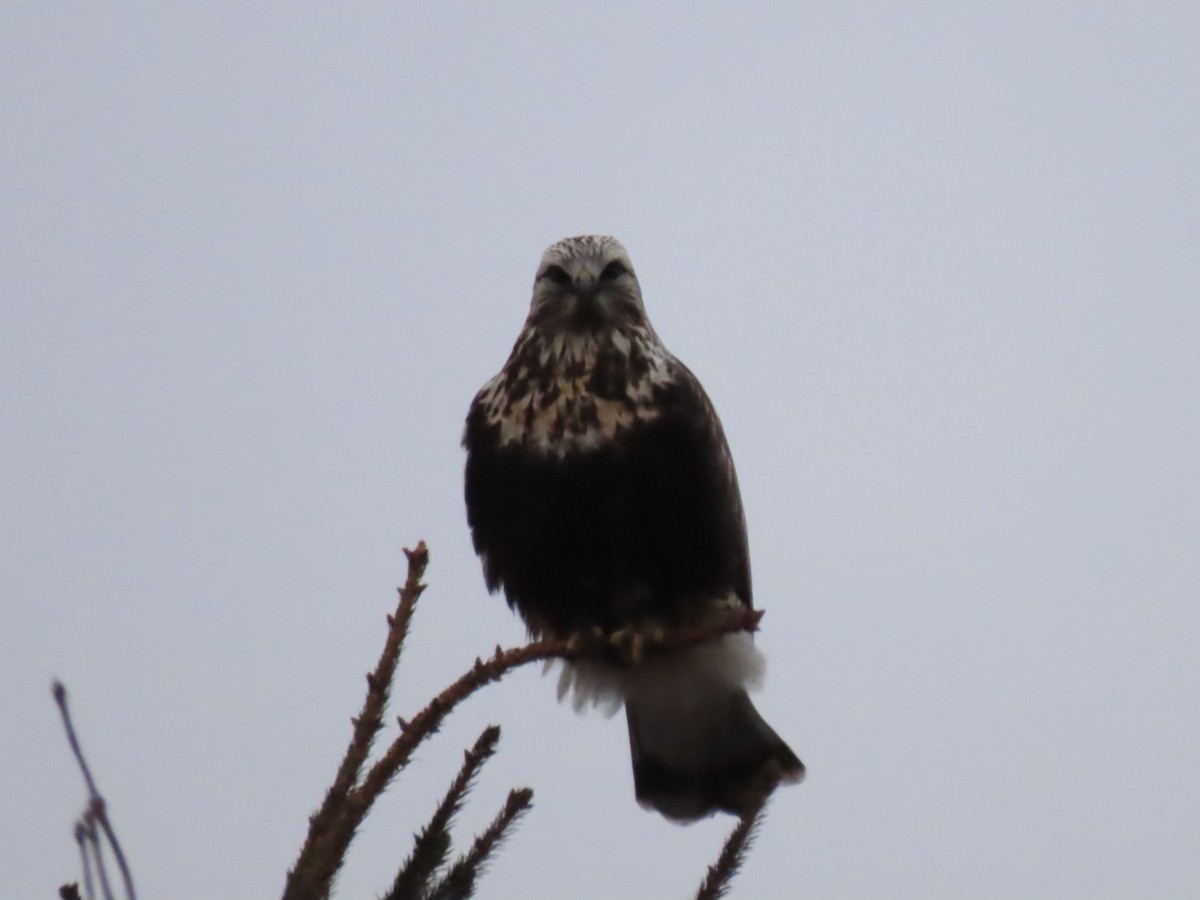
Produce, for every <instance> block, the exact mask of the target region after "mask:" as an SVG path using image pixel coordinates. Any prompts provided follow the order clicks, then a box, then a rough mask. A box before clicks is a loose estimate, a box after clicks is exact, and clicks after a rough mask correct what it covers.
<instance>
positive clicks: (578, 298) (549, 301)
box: [529, 235, 645, 332]
mask: <svg viewBox="0 0 1200 900" xmlns="http://www.w3.org/2000/svg"><path fill="white" fill-rule="evenodd" d="M529 315H530V320H531V321H532V322H534V323H536V324H537V326H538V327H539V328H541V329H546V330H566V331H577V332H580V331H582V332H598V331H603V330H607V329H611V328H613V327H614V326H616V325H619V324H627V325H642V324H644V323H645V311H644V310H643V309H642V292H641V288H640V287H639V285H638V281H637V276H636V275H635V274H634V271H633V263H631V262H630V260H629V254H628V253H626V252H625V248H624V247H623V246H621V243H620V241H618V240H617V239H616V238H611V237H608V236H604V235H586V236H583V237H575V238H566V239H564V240H561V241H559V242H558V243H557V244H553V245H552V246H550V247H549V248H548V249H547V250H546V252H545V253H544V254H542V261H541V263H540V264H539V265H538V273H537V277H536V278H535V279H534V283H533V302H532V304H531V306H530V314H529Z"/></svg>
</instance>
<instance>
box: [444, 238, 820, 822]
mask: <svg viewBox="0 0 1200 900" xmlns="http://www.w3.org/2000/svg"><path fill="white" fill-rule="evenodd" d="M463 443H464V446H465V447H466V449H467V467H466V492H465V493H466V501H467V517H468V522H469V524H470V526H471V533H472V537H473V540H474V543H475V549H476V551H477V552H478V553H479V555H480V556H481V558H482V560H483V569H484V577H485V580H486V582H487V586H488V589H489V590H492V591H496V590H500V589H503V590H504V593H505V596H506V598H507V600H508V603H509V605H510V606H512V607H514V608H515V609H516V610H517V611H518V612H519V613H520V615H521V616H522V618H523V619H524V620H525V622H526V624H527V625H528V626H529V629H530V631H531V633H533V634H534V635H537V636H555V637H566V636H569V635H571V634H574V633H577V632H588V631H590V630H591V629H593V628H595V627H599V628H601V629H603V630H604V631H605V632H614V631H617V630H620V629H635V630H638V629H655V628H664V629H670V628H678V627H686V626H690V625H696V624H699V623H701V622H703V621H704V620H705V619H706V618H708V617H711V616H713V615H716V614H718V613H719V612H720V611H721V610H722V609H723V608H725V606H726V605H727V604H729V603H743V604H745V605H747V606H750V605H751V602H752V598H751V587H750V563H749V552H748V548H747V542H746V526H745V519H744V516H743V512H742V503H741V498H740V495H739V493H738V487H737V478H736V475H735V474H734V469H733V463H732V460H731V458H730V455H729V449H728V446H727V444H726V441H725V436H724V433H723V431H722V429H721V424H720V420H719V419H718V418H717V415H716V412H715V411H714V410H713V408H712V404H711V403H710V401H709V399H708V397H707V395H706V394H705V393H704V390H703V388H702V387H701V386H700V383H699V382H698V381H697V380H696V378H695V377H694V376H693V375H692V373H691V372H690V371H689V370H688V369H687V368H686V367H685V366H684V365H683V364H682V363H680V362H679V361H678V360H677V359H675V358H674V357H673V356H672V355H671V354H670V353H669V352H667V350H666V348H665V347H663V345H662V343H661V342H660V341H659V340H658V337H657V335H656V334H655V333H654V330H653V329H652V328H651V326H650V323H649V321H648V320H647V318H646V315H645V311H644V309H643V306H642V300H641V291H640V287H639V286H638V283H637V279H636V276H635V275H634V273H633V266H632V264H631V263H630V261H629V257H628V255H627V254H626V253H625V250H624V248H623V247H622V246H621V245H620V243H618V242H617V241H616V240H615V239H613V238H609V237H595V236H588V237H580V238H568V239H566V240H564V241H560V242H559V243H557V244H555V245H553V246H552V247H550V248H549V249H548V250H547V251H546V253H545V255H544V256H543V259H542V263H541V265H540V266H539V269H538V275H537V278H536V280H535V283H534V295H533V302H532V304H531V308H530V313H529V317H528V319H527V321H526V323H525V327H524V329H523V330H522V332H521V334H520V336H519V337H518V339H517V342H516V345H515V346H514V348H513V351H512V354H511V355H510V356H509V359H508V361H507V362H506V363H505V365H504V368H503V369H502V370H501V371H500V373H499V374H498V375H497V376H496V377H495V378H493V379H492V380H491V381H489V382H488V383H487V384H486V385H485V386H484V387H483V389H482V390H480V392H479V394H478V395H477V396H476V398H475V401H474V402H473V403H472V405H471V409H470V412H469V414H468V417H467V426H466V432H465V435H464V438H463ZM761 666H762V662H761V656H760V655H759V654H758V653H757V651H756V650H754V648H753V646H752V643H751V640H750V637H749V636H748V635H734V636H729V637H727V638H724V639H722V640H721V641H719V642H715V643H714V644H712V645H708V646H705V647H700V648H696V649H695V650H693V651H687V652H684V653H681V654H678V655H676V656H675V657H672V658H670V659H668V660H655V661H654V662H653V663H648V664H647V665H644V666H641V667H634V668H633V669H632V670H626V669H618V668H616V667H613V668H611V669H605V668H603V667H599V666H596V665H580V666H574V667H570V668H568V670H567V671H566V672H564V683H565V684H567V685H569V686H570V687H571V688H572V689H573V690H574V691H575V699H576V702H577V704H578V705H581V704H582V703H585V702H589V701H591V702H605V701H608V702H609V703H610V704H611V703H614V702H620V701H624V703H625V705H626V715H627V719H628V723H629V730H630V744H631V750H632V754H633V762H634V780H635V789H636V792H637V796H638V799H639V801H641V802H642V803H644V804H647V805H650V806H653V807H654V808H656V809H658V810H660V811H661V812H663V813H664V814H665V815H667V816H668V817H670V818H674V819H678V820H690V819H694V818H698V817H701V816H704V815H708V814H710V813H712V812H714V811H715V810H717V809H724V810H728V811H731V812H737V813H743V812H745V811H747V810H748V809H749V808H751V807H752V806H753V805H754V804H755V803H756V802H758V800H759V799H761V796H762V793H763V792H764V791H765V790H766V789H767V788H768V787H769V785H770V784H772V783H774V781H775V780H777V779H781V778H782V779H785V780H786V779H793V780H798V779H799V778H800V777H801V776H802V775H803V771H804V769H803V766H802V765H801V764H800V761H799V760H798V759H797V758H796V756H795V754H793V753H792V751H791V750H790V749H789V748H788V747H787V746H786V744H784V743H783V741H782V740H780V738H779V737H778V736H777V735H776V734H775V732H774V731H772V730H771V728H770V727H769V726H768V725H767V724H766V722H764V721H763V720H762V718H761V717H760V716H759V715H758V713H757V711H756V710H755V709H754V707H753V705H752V704H751V703H750V700H749V697H748V696H747V694H746V691H745V684H746V683H751V682H753V681H755V679H756V678H757V677H758V675H759V674H760V671H761Z"/></svg>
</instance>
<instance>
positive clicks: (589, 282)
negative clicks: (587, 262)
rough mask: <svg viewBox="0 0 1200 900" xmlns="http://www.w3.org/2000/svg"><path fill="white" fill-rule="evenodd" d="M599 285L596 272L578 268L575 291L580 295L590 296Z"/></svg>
mask: <svg viewBox="0 0 1200 900" xmlns="http://www.w3.org/2000/svg"><path fill="white" fill-rule="evenodd" d="M599 286H600V285H599V282H598V281H597V279H596V273H595V272H593V271H592V270H591V269H580V270H579V274H578V275H576V276H575V291H576V293H578V294H579V295H580V296H581V297H590V296H591V295H592V294H594V293H596V288H598V287H599Z"/></svg>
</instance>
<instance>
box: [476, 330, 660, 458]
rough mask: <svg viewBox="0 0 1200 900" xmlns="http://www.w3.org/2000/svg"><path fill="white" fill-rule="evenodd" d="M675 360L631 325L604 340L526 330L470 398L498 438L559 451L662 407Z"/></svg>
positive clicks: (608, 435)
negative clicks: (496, 371) (550, 335)
mask: <svg viewBox="0 0 1200 900" xmlns="http://www.w3.org/2000/svg"><path fill="white" fill-rule="evenodd" d="M677 369H678V363H677V362H676V361H675V359H674V358H673V357H672V356H671V355H670V354H669V353H667V352H666V351H665V350H664V348H663V347H662V345H661V344H659V343H658V342H657V341H652V340H650V339H649V338H648V337H647V336H646V335H645V334H639V333H637V332H636V331H632V330H631V332H630V333H616V334H613V335H611V336H609V337H608V338H607V339H606V340H598V339H597V338H596V337H594V336H591V335H558V336H556V337H554V338H553V339H551V340H549V341H546V340H543V339H542V338H541V336H540V335H537V334H527V335H525V336H524V339H523V340H521V341H519V342H518V343H517V345H516V347H514V348H513V352H512V355H511V356H510V357H509V360H508V362H507V363H506V364H505V366H504V368H503V369H502V370H501V371H500V373H499V374H498V375H496V376H495V377H494V378H493V379H492V380H491V381H489V382H488V383H487V384H486V385H484V387H483V389H482V390H481V391H480V392H479V394H478V396H477V397H476V399H475V403H474V405H473V410H477V411H478V415H479V417H480V421H479V425H480V426H481V427H484V428H493V429H495V430H496V432H497V441H498V445H499V446H501V447H504V446H510V445H517V444H519V445H522V446H524V447H526V448H527V449H529V450H531V451H535V452H540V453H546V454H551V455H555V456H563V455H565V454H568V453H571V452H574V451H576V450H587V449H594V448H595V447H597V446H599V445H600V444H602V443H603V442H605V441H611V440H614V439H616V438H618V437H619V436H620V435H621V434H622V433H623V432H625V431H627V430H628V429H629V428H631V427H633V426H634V425H635V424H637V423H644V422H650V421H653V420H654V419H656V418H657V417H658V416H660V415H661V414H662V409H661V407H660V405H659V404H658V403H657V402H656V401H657V399H658V397H659V395H660V394H661V391H662V390H663V389H664V388H665V387H666V386H667V385H669V384H670V383H671V382H672V381H673V380H674V379H675V378H676V377H677Z"/></svg>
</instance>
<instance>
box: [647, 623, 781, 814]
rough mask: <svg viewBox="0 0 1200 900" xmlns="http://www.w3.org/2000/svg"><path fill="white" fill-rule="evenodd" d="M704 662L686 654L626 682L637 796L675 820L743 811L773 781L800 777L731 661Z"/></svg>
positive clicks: (751, 807)
mask: <svg viewBox="0 0 1200 900" xmlns="http://www.w3.org/2000/svg"><path fill="white" fill-rule="evenodd" d="M745 637H746V638H747V639H748V636H745ZM728 649H729V650H730V651H734V648H733V647H729V648H728ZM739 649H740V648H739ZM735 654H736V651H734V653H733V654H730V655H731V656H732V655H735ZM723 655H724V654H723ZM705 663H710V660H705V661H701V660H700V659H696V658H695V657H688V656H687V655H685V656H684V657H682V658H680V659H679V660H677V661H676V662H675V663H674V664H673V665H672V666H671V667H670V669H669V670H667V671H660V672H658V673H655V674H656V675H657V677H654V675H652V674H651V673H647V677H645V678H642V679H638V680H637V681H636V682H635V683H630V684H627V685H626V691H625V716H626V720H627V722H628V725H629V749H630V754H631V756H632V758H633V783H634V790H635V792H636V794H637V800H638V803H640V804H641V805H642V806H644V807H647V808H650V809H655V810H657V811H658V812H660V813H662V814H663V815H664V816H666V817H667V818H669V819H672V820H675V821H678V822H690V821H694V820H696V819H700V818H704V817H705V816H709V815H712V814H713V813H715V812H717V811H719V810H720V811H724V812H731V813H734V814H736V815H739V816H741V815H746V814H748V813H750V812H753V811H754V809H756V808H757V807H758V806H759V805H760V804H761V803H762V802H763V800H765V799H766V797H767V795H768V794H769V793H770V792H771V790H772V789H774V787H775V786H776V785H777V784H779V783H781V782H797V781H800V780H801V779H802V778H803V777H804V764H803V763H802V762H800V760H799V758H798V757H797V756H796V754H795V753H793V752H792V750H791V748H790V747H788V745H787V744H786V743H784V741H783V739H782V738H780V737H779V735H778V734H776V733H775V730H774V729H773V728H771V726H770V725H768V724H767V723H766V721H765V720H764V719H763V717H762V716H761V715H760V714H759V712H758V710H757V709H755V708H754V704H753V703H751V702H750V697H749V695H748V694H747V693H746V689H745V687H744V686H743V685H744V679H743V678H741V677H739V673H738V672H737V671H736V670H737V668H738V666H737V665H736V664H735V665H734V666H732V667H730V668H727V669H725V670H724V671H722V669H721V668H715V667H713V666H712V665H711V664H705Z"/></svg>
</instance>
